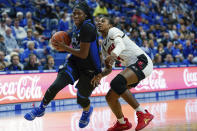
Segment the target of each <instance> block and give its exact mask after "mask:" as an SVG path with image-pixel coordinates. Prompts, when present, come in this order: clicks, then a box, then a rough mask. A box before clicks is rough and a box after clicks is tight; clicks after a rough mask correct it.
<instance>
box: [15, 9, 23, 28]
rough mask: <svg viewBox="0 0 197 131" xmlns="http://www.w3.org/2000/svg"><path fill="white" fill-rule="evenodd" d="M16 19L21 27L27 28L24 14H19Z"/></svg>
mask: <svg viewBox="0 0 197 131" xmlns="http://www.w3.org/2000/svg"><path fill="white" fill-rule="evenodd" d="M16 19H18V21H19V26H21V27H24V26H25V23H24V21H23V12H17V13H16Z"/></svg>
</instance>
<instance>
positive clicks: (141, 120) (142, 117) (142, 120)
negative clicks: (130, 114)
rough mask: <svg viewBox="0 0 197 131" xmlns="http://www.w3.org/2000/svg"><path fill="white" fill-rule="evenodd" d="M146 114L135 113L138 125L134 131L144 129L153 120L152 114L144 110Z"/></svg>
mask: <svg viewBox="0 0 197 131" xmlns="http://www.w3.org/2000/svg"><path fill="white" fill-rule="evenodd" d="M145 112H146V113H143V112H141V111H137V113H136V114H137V118H138V124H137V127H136V128H135V131H139V130H141V129H143V128H144V127H146V126H147V125H148V124H149V123H150V122H151V120H152V119H153V118H154V116H153V115H152V114H150V113H149V112H148V111H147V110H145Z"/></svg>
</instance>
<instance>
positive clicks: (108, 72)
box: [100, 67, 112, 77]
mask: <svg viewBox="0 0 197 131" xmlns="http://www.w3.org/2000/svg"><path fill="white" fill-rule="evenodd" d="M111 72H112V67H111V68H105V69H104V70H103V71H102V72H101V73H100V74H101V76H102V77H105V76H107V75H109V74H110V73H111Z"/></svg>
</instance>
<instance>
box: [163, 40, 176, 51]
mask: <svg viewBox="0 0 197 131" xmlns="http://www.w3.org/2000/svg"><path fill="white" fill-rule="evenodd" d="M173 48H174V44H173V43H172V42H171V41H169V42H168V43H167V46H166V47H164V50H165V54H172V51H173Z"/></svg>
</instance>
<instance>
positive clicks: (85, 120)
mask: <svg viewBox="0 0 197 131" xmlns="http://www.w3.org/2000/svg"><path fill="white" fill-rule="evenodd" d="M92 112H93V107H92V106H90V109H89V111H83V112H82V116H81V118H80V120H79V127H80V128H84V127H86V126H87V125H88V124H89V122H90V116H91V114H92Z"/></svg>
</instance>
